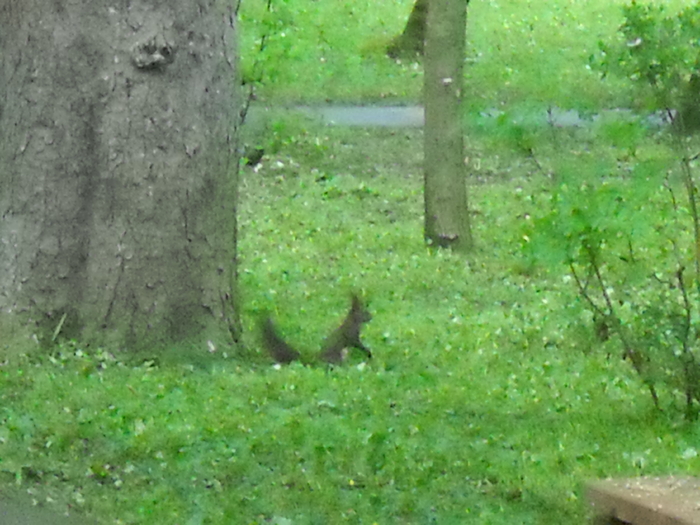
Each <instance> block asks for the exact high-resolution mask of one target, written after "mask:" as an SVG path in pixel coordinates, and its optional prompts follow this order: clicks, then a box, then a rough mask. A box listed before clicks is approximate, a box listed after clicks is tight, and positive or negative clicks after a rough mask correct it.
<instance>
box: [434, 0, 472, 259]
mask: <svg viewBox="0 0 700 525" xmlns="http://www.w3.org/2000/svg"><path fill="white" fill-rule="evenodd" d="M466 23H467V2H466V0H430V9H429V10H428V29H427V38H426V45H425V87H424V97H425V166H424V172H425V237H426V239H427V240H428V242H430V243H432V244H433V245H436V246H441V247H451V248H454V249H459V250H466V249H469V248H470V247H471V245H472V236H471V228H470V224H469V210H468V206H467V190H466V180H465V179H466V177H465V175H466V174H465V166H464V136H463V130H462V110H461V99H462V86H463V82H464V81H463V78H464V74H463V65H464V55H465V28H466Z"/></svg>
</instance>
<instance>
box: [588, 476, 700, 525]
mask: <svg viewBox="0 0 700 525" xmlns="http://www.w3.org/2000/svg"><path fill="white" fill-rule="evenodd" d="M587 495H588V501H589V503H590V505H591V506H592V507H593V509H594V513H595V514H596V515H597V516H603V517H605V518H615V519H617V520H620V521H622V522H625V523H630V524H632V525H700V478H692V477H675V476H670V477H660V478H657V477H641V478H630V479H608V480H601V481H594V482H591V483H589V484H588V487H587Z"/></svg>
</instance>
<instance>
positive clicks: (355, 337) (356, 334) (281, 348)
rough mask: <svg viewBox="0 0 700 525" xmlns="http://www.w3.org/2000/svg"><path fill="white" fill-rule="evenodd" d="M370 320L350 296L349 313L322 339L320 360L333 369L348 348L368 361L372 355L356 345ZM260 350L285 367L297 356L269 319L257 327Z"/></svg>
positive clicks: (368, 313) (369, 315)
mask: <svg viewBox="0 0 700 525" xmlns="http://www.w3.org/2000/svg"><path fill="white" fill-rule="evenodd" d="M371 319H372V314H371V313H370V312H369V310H367V309H366V308H365V307H364V305H363V304H362V302H361V301H360V299H359V298H358V297H357V296H356V295H354V294H353V296H352V304H351V306H350V311H349V312H348V314H347V316H346V317H345V319H344V320H343V322H342V323H341V325H340V326H339V327H338V328H336V329H335V330H334V331H333V333H331V335H329V336H328V338H327V339H326V341H325V343H324V345H323V350H322V351H321V354H320V356H319V357H320V359H321V360H322V361H325V362H326V363H328V364H331V365H337V364H340V363H342V362H343V361H345V358H346V357H347V353H348V349H349V348H357V349H358V350H362V351H363V352H364V353H365V354H367V357H368V358H371V357H372V352H371V351H370V350H369V348H367V347H366V346H365V345H364V344H362V341H360V330H361V329H362V325H363V324H365V323H368V322H369V321H370V320H371ZM260 329H261V332H262V343H263V346H264V347H265V348H266V349H267V351H268V352H269V353H270V355H271V356H272V358H273V359H274V360H275V362H277V363H280V364H288V363H291V362H292V361H294V360H297V359H299V357H300V354H299V352H297V351H296V350H295V349H294V348H292V347H291V346H290V345H289V344H288V343H287V342H286V341H285V340H284V339H282V337H281V336H280V335H279V334H278V333H277V330H276V329H275V325H274V323H273V322H272V319H270V317H266V318H265V319H263V322H262V323H261V325H260Z"/></svg>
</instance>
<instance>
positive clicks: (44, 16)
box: [0, 0, 240, 351]
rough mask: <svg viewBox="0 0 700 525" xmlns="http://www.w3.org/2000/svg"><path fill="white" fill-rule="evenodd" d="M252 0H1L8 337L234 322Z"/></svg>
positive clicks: (208, 342) (204, 329) (144, 331)
mask: <svg viewBox="0 0 700 525" xmlns="http://www.w3.org/2000/svg"><path fill="white" fill-rule="evenodd" d="M236 3H237V2H236V0H197V1H195V0H170V1H168V2H153V1H149V0H131V1H129V2H114V1H107V0H90V1H89V2H88V1H86V2H66V1H62V0H59V1H56V0H0V49H1V50H2V58H1V59H0V330H1V332H0V333H2V336H0V337H2V338H3V339H2V340H0V345H2V344H3V343H5V344H7V343H8V341H9V340H10V339H8V337H7V336H8V334H10V333H11V334H14V335H15V336H17V338H19V339H23V338H24V337H26V336H30V337H32V338H33V339H34V340H38V341H39V342H42V343H50V342H51V341H52V340H55V339H56V338H57V337H59V338H60V337H65V338H76V339H78V340H81V341H83V342H86V343H93V344H96V345H104V346H107V347H109V348H120V349H128V350H129V351H132V350H133V351H135V350H141V349H148V350H158V349H162V348H168V347H171V346H172V345H173V344H175V343H185V342H186V343H195V344H196V348H197V349H198V350H200V349H202V351H206V350H205V349H206V348H209V349H212V348H213V347H218V345H221V344H227V343H230V342H231V341H232V340H233V339H235V338H236V335H237V331H238V329H237V326H238V324H237V312H236V305H235V303H234V298H235V295H236V294H235V280H236V279H235V277H236V272H235V257H236V252H235V250H236V223H235V210H236V197H237V159H236V158H235V149H236V144H235V138H236V136H237V125H238V124H237V113H238V107H239V103H240V101H239V95H238V91H237V86H238V82H237V81H236V78H235V77H236V74H237V58H236V56H237V49H236V45H235V42H236V28H235V24H234V20H235V8H236V6H235V4H236ZM15 341H16V338H15ZM1 348H2V347H1V346H0V349H1Z"/></svg>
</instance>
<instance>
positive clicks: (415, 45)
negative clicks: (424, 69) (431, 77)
mask: <svg viewBox="0 0 700 525" xmlns="http://www.w3.org/2000/svg"><path fill="white" fill-rule="evenodd" d="M427 17H428V0H416V3H415V4H413V9H412V10H411V14H410V16H409V17H408V22H406V27H405V28H404V30H403V32H402V33H401V34H400V35H399V36H397V37H396V38H394V39H393V40H392V41H391V43H390V44H389V46H388V47H387V50H386V54H387V55H389V56H390V57H391V58H400V57H409V58H413V57H416V56H418V55H423V52H424V51H425V26H426V23H427Z"/></svg>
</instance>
